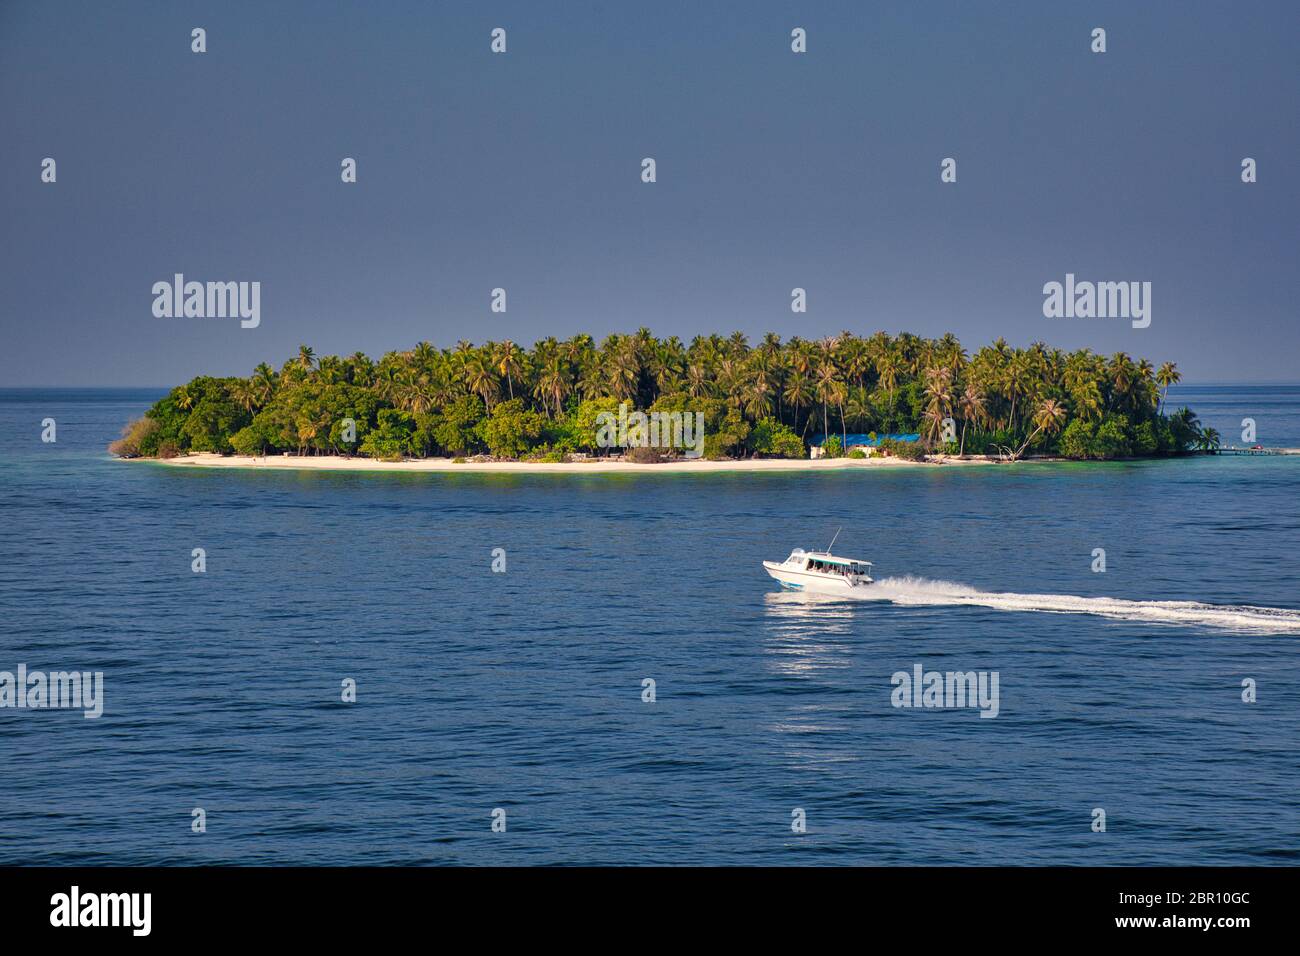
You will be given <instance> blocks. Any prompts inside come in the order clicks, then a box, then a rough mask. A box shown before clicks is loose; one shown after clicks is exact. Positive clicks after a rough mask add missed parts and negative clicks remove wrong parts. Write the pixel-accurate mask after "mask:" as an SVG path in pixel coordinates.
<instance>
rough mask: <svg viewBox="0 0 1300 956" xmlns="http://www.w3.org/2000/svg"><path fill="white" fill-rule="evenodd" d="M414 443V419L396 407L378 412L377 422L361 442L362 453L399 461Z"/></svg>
mask: <svg viewBox="0 0 1300 956" xmlns="http://www.w3.org/2000/svg"><path fill="white" fill-rule="evenodd" d="M414 445H415V419H414V418H413V417H412V416H411V415H409V414H407V413H406V412H403V411H399V410H398V409H396V408H385V409H383V410H382V411H381V412H380V413H379V424H378V426H377V427H375V428H374V429H372V430H371V431H370V432H368V433H367V434H366V437H365V440H364V441H363V442H362V443H361V448H360V451H361V453H362V454H363V455H369V456H370V457H371V458H378V459H379V460H380V461H400V460H401V459H403V458H405V457H407V456H408V455H410V454H411V452H412V449H413V448H414Z"/></svg>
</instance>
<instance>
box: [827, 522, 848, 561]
mask: <svg viewBox="0 0 1300 956" xmlns="http://www.w3.org/2000/svg"><path fill="white" fill-rule="evenodd" d="M843 530H844V525H840V526H839V527H838V528H836V529H835V538H838V537H839V536H840V532H841V531H843ZM835 538H831V543H830V544H829V545H827V546H826V553H827V554H830V553H831V551H832V550H834V548H835Z"/></svg>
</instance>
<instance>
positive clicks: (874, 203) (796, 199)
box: [0, 0, 1300, 386]
mask: <svg viewBox="0 0 1300 956" xmlns="http://www.w3.org/2000/svg"><path fill="white" fill-rule="evenodd" d="M194 27H203V28H205V29H206V31H207V47H208V50H207V52H206V53H203V54H195V53H192V52H191V49H190V46H191V30H192V28H194ZM494 27H503V28H505V29H506V30H507V44H508V52H507V53H505V54H504V55H495V54H493V53H492V52H491V51H490V50H489V42H490V36H489V34H490V31H491V30H492V29H493V28H494ZM795 27H803V28H805V29H806V30H807V33H808V52H807V53H805V54H794V53H792V52H791V50H790V31H791V30H792V29H793V28H795ZM1094 27H1104V28H1105V29H1106V31H1107V52H1105V53H1104V54H1095V53H1092V52H1091V51H1090V43H1091V39H1090V33H1091V31H1092V29H1093V28H1094ZM1298 64H1300V4H1297V3H1295V2H1293V0H1286V2H1280V0H1279V2H1250V0H1245V2H1232V3H1228V2H1223V3H1205V2H1197V3H1172V2H1152V3H1133V2H1131V0H1126V2H1118V3H1069V4H1065V3H1044V2H1011V3H1004V2H998V3H994V2H987V3H978V2H953V3H946V2H945V3H937V2H926V0H917V2H896V3H895V2H890V3H865V2H861V0H846V2H815V3H798V2H787V3H776V2H747V3H739V2H735V3H724V2H711V0H710V2H705V0H694V2H661V0H655V2H652V3H646V2H642V3H628V2H621V0H603V2H577V0H564V2H559V0H555V2H542V0H531V2H520V3H513V2H477V3H471V2H450V3H431V2H424V0H421V2H410V3H403V2H392V0H385V2H373V3H365V4H363V3H354V4H343V3H336V2H325V0H321V2H301V3H299V2H287V0H276V2H265V3H264V2H248V3H244V2H223V3H189V2H161V0H160V2H148V3H146V2H132V0H123V2H115V3H104V2H99V0H95V2H85V3H78V2H22V0H0V256H2V258H0V261H2V262H3V276H4V284H3V290H0V333H2V334H3V348H0V386H24V385H56V384H57V385H171V384H176V383H179V382H182V381H184V380H187V379H189V378H190V377H192V376H194V375H196V374H200V373H212V374H247V373H248V372H249V371H250V370H251V369H252V367H253V366H254V365H256V364H257V363H258V362H259V361H262V360H269V361H271V362H272V363H273V364H276V365H278V364H279V363H280V362H282V361H283V360H284V359H286V358H288V357H289V356H290V355H291V354H292V353H294V352H295V351H296V349H297V346H298V344H299V343H308V344H310V345H312V346H313V347H314V348H315V349H316V352H317V354H328V353H340V354H348V353H351V352H353V351H356V350H358V349H360V350H362V351H365V352H367V353H369V354H371V355H373V356H376V357H377V356H378V355H380V354H382V353H383V352H385V351H387V350H390V349H406V348H410V347H411V346H412V345H414V344H415V343H416V342H417V341H420V340H422V339H424V340H429V341H431V342H433V343H434V344H435V345H439V346H450V345H452V344H454V343H455V342H456V341H457V340H458V339H468V340H471V341H475V342H481V341H484V340H485V339H487V338H495V339H501V338H510V339H513V340H515V341H517V342H521V343H525V344H530V343H532V342H533V341H534V340H535V339H537V338H541V337H543V336H546V335H555V336H557V337H565V336H568V335H571V334H573V333H575V332H579V331H587V332H590V333H592V334H593V335H595V336H596V337H597V339H599V338H600V337H602V336H603V335H605V334H607V333H609V332H612V331H631V330H634V329H636V328H637V327H638V326H641V325H645V326H648V327H649V328H650V329H652V330H653V331H654V332H655V333H657V334H660V335H667V334H677V335H679V336H681V337H682V338H683V339H689V337H690V336H692V335H694V334H696V333H699V332H712V331H717V332H721V333H724V334H725V333H729V332H730V331H732V330H734V329H740V330H743V331H745V332H747V333H749V334H750V335H751V336H752V337H756V336H757V335H759V334H761V333H762V332H764V331H767V330H772V331H776V332H778V333H780V334H782V335H783V336H789V335H792V334H798V335H802V336H804V337H808V338H813V337H819V336H822V335H826V334H831V333H834V332H837V331H839V330H841V329H849V330H852V331H855V332H859V333H862V334H870V333H872V332H874V331H876V330H878V329H885V330H888V331H891V332H897V331H899V330H907V331H912V332H916V333H918V334H924V335H938V334H941V333H943V332H945V331H952V332H954V333H956V334H957V335H958V336H959V337H960V338H961V339H962V340H963V342H964V343H965V344H966V345H967V346H968V348H970V349H971V350H972V351H973V350H974V348H976V347H978V346H979V345H982V344H985V343H987V342H988V341H991V340H992V339H994V338H996V337H998V336H1003V337H1005V338H1006V339H1007V340H1008V341H1009V342H1011V343H1012V344H1014V345H1027V344H1028V343H1030V342H1031V341H1034V340H1035V339H1042V340H1044V341H1046V342H1048V343H1049V344H1050V345H1053V346H1059V347H1062V348H1076V347H1081V346H1089V347H1091V348H1094V349H1096V350H1099V351H1103V352H1112V351H1116V350H1124V351H1127V352H1129V353H1131V354H1133V355H1135V356H1143V357H1148V358H1151V359H1152V360H1154V361H1157V362H1159V361H1163V360H1166V359H1172V360H1174V361H1176V362H1178V364H1179V366H1180V368H1181V369H1182V370H1183V372H1184V375H1185V378H1186V380H1188V381H1202V382H1208V381H1300V371H1298V370H1297V367H1296V365H1297V357H1298V354H1300V348H1297V346H1298V345H1300V326H1298V325H1297V318H1298V316H1297V302H1298V301H1300V295H1298V294H1297V293H1300V280H1298V279H1297V263H1300V255H1298V254H1297V253H1298V252H1300V248H1298V247H1300V175H1297V171H1296V164H1297V160H1298V159H1300V123H1298V122H1297V119H1298V117H1300V96H1298V95H1297V93H1298V90H1300V66H1298ZM647 156H649V157H654V158H655V160H656V162H657V166H658V169H657V173H658V181H657V182H656V183H653V184H645V183H642V182H641V178H640V172H641V165H640V164H641V160H642V158H643V157H647ZM45 157H52V158H54V159H55V160H56V162H57V182H55V183H54V184H48V183H42V182H41V163H42V160H43V159H44V158H45ZM344 157H354V158H355V159H356V160H357V163H358V181H357V182H356V183H355V184H344V183H343V182H341V180H340V162H341V160H342V159H343V158H344ZM945 157H953V158H955V159H956V160H957V182H956V183H954V184H944V183H941V182H940V176H939V172H940V162H941V160H942V159H944V158H945ZM1244 157H1252V158H1254V159H1255V160H1256V161H1257V163H1258V182H1256V183H1254V184H1249V185H1247V184H1244V183H1242V182H1241V161H1242V159H1243V158H1244ZM177 272H181V273H184V275H185V276H186V278H187V279H195V280H199V281H208V280H213V281H240V280H242V281H259V282H260V283H261V324H260V326H259V327H258V328H256V329H241V328H240V327H239V323H238V321H235V320H229V319H224V320H223V319H200V318H179V319H177V318H173V319H165V318H155V317H154V315H153V312H152V305H153V295H152V292H151V288H152V286H153V284H154V283H155V282H158V281H160V280H165V281H170V280H171V277H172V275H173V274H174V273H177ZM1067 272H1072V273H1074V274H1076V275H1077V276H1078V277H1079V279H1081V280H1082V279H1090V280H1094V281H1121V280H1130V281H1149V282H1151V283H1152V302H1151V306H1152V312H1151V318H1152V321H1151V325H1150V327H1149V328H1145V329H1134V328H1132V327H1131V324H1130V323H1129V322H1127V321H1125V320H1122V319H1048V318H1045V317H1044V316H1043V292H1042V288H1043V285H1044V283H1046V282H1050V281H1053V280H1056V281H1062V280H1064V277H1065V274H1066V273H1067ZM796 286H797V287H803V288H805V289H806V290H807V295H808V312H807V313H806V314H803V315H799V314H794V313H792V312H791V310H790V290H791V289H792V288H794V287H796ZM495 287H504V288H505V289H506V290H507V295H508V311H507V312H506V313H505V314H499V313H493V312H491V311H490V309H489V302H490V293H491V290H492V289H493V288H495Z"/></svg>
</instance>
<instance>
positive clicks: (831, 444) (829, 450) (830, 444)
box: [822, 435, 844, 458]
mask: <svg viewBox="0 0 1300 956" xmlns="http://www.w3.org/2000/svg"><path fill="white" fill-rule="evenodd" d="M822 453H823V454H824V455H825V456H826V457H827V458H839V457H840V455H842V454H844V441H843V439H841V438H840V436H839V435H832V436H831V437H830V438H828V439H826V441H825V442H823V443H822Z"/></svg>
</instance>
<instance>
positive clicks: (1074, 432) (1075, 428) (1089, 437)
mask: <svg viewBox="0 0 1300 956" xmlns="http://www.w3.org/2000/svg"><path fill="white" fill-rule="evenodd" d="M1096 432H1097V429H1096V426H1095V425H1093V424H1092V422H1086V421H1084V420H1083V419H1081V418H1076V419H1075V420H1074V421H1072V422H1070V424H1068V425H1066V426H1065V431H1064V432H1062V433H1061V439H1060V441H1059V442H1058V443H1057V444H1058V447H1059V448H1060V450H1061V454H1062V455H1064V456H1065V457H1066V458H1075V459H1079V460H1082V459H1084V458H1095V457H1096V455H1095V454H1094V452H1093V448H1094V445H1095V441H1096Z"/></svg>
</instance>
